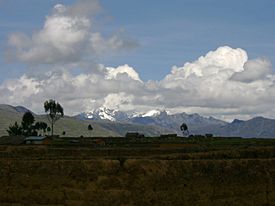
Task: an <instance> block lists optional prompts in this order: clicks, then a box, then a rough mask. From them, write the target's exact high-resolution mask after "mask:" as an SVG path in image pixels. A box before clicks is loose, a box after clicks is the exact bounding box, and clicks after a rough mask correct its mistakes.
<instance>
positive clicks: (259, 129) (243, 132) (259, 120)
mask: <svg viewBox="0 0 275 206" xmlns="http://www.w3.org/2000/svg"><path fill="white" fill-rule="evenodd" d="M215 132H216V133H217V135H221V136H242V137H266V138H275V120H274V119H267V118H263V117H255V118H253V119H250V120H247V121H242V120H234V121H233V122H232V123H229V124H227V125H225V126H222V127H220V128H218V130H216V131H215Z"/></svg>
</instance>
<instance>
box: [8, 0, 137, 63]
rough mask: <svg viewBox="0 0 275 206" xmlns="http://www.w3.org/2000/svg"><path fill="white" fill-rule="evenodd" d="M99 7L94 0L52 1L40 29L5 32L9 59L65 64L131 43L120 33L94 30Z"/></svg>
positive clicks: (127, 45) (134, 44) (133, 45)
mask: <svg viewBox="0 0 275 206" xmlns="http://www.w3.org/2000/svg"><path fill="white" fill-rule="evenodd" d="M99 10H100V5H99V3H98V1H96V0H90V1H88V0H86V1H83V0H82V1H79V2H78V3H76V4H74V5H72V6H65V5H63V4H57V5H55V6H54V8H53V10H52V13H51V14H50V15H48V16H47V17H46V19H45V22H44V25H43V27H42V28H41V29H40V30H38V31H36V32H34V33H33V34H32V35H31V36H28V35H26V34H23V33H14V34H11V35H10V36H9V41H8V44H9V51H8V52H7V54H8V57H9V59H12V58H15V59H16V60H19V61H21V62H24V63H30V64H37V65H40V64H67V63H72V62H79V61H82V60H83V59H87V58H88V59H89V58H90V59H93V58H95V56H98V55H101V54H105V53H107V52H108V53H110V52H112V51H116V50H119V49H129V48H132V47H135V46H136V42H134V41H131V40H128V39H125V38H124V37H122V36H123V35H120V33H116V34H113V35H111V36H109V37H104V36H103V35H102V34H101V33H100V32H99V31H96V30H95V26H94V22H95V15H96V14H97V13H98V11H99Z"/></svg>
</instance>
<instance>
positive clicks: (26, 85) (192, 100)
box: [0, 0, 275, 119]
mask: <svg viewBox="0 0 275 206" xmlns="http://www.w3.org/2000/svg"><path fill="white" fill-rule="evenodd" d="M100 11H101V6H100V4H99V3H98V1H96V0H90V1H88V0H85V1H84V0H82V1H78V2H77V3H76V4H74V5H71V6H65V5H62V4H57V5H55V6H54V8H53V10H52V12H51V14H49V15H48V16H47V17H46V19H45V22H44V25H43V27H42V28H41V29H40V30H38V31H36V32H34V33H33V34H32V35H30V36H28V35H26V34H23V33H14V34H12V35H10V37H9V41H8V44H9V51H8V56H9V57H10V58H13V59H14V60H17V61H19V62H21V63H25V64H30V65H32V66H34V67H36V66H41V65H43V66H44V67H43V68H44V69H46V72H45V71H44V72H42V73H39V75H37V74H36V75H27V74H24V75H22V76H21V77H19V78H15V79H7V80H5V81H4V82H3V83H1V84H0V102H2V103H7V104H12V105H15V104H17V105H23V106H26V107H28V108H30V109H32V110H33V111H35V112H43V102H44V101H45V100H47V99H49V98H53V99H55V100H57V101H59V102H60V103H61V104H62V105H63V106H64V108H65V113H66V114H67V115H74V114H78V113H80V112H83V111H89V110H92V109H96V108H98V107H102V106H104V107H108V108H110V109H118V110H122V111H135V112H147V111H149V110H154V109H166V110H168V111H170V112H171V113H176V112H188V113H195V112H196V113H200V114H203V115H213V116H215V117H218V118H222V119H233V118H243V119H246V118H250V117H252V116H257V115H263V116H267V117H273V118H275V109H274V108H275V107H274V105H275V76H274V75H273V74H272V72H271V71H272V66H271V63H270V61H268V60H267V59H264V58H257V59H248V55H247V53H246V51H244V50H243V49H240V48H236V49H234V48H231V47H228V46H223V47H219V48H217V49H216V50H215V51H210V52H208V53H207V54H206V55H204V56H201V57H199V58H198V59H197V60H196V61H194V62H187V63H186V64H184V65H183V66H180V67H178V66H174V67H173V68H172V69H171V72H170V73H169V74H168V75H166V76H165V77H164V78H163V79H162V80H160V81H154V80H150V81H143V80H142V79H140V76H139V73H138V72H137V70H136V69H135V68H132V67H130V66H129V65H127V64H125V65H121V66H118V67H106V66H104V65H102V64H96V65H95V64H93V66H89V62H90V61H91V60H94V59H95V58H97V57H98V56H100V55H105V54H109V53H112V52H114V51H119V50H122V49H129V48H132V47H134V46H136V43H135V42H132V41H129V40H128V39H126V38H123V35H121V34H120V33H117V34H113V35H109V36H107V37H106V36H104V35H103V34H102V33H101V32H99V31H97V29H96V28H97V27H96V15H97V14H98V12H100ZM70 64H73V65H74V66H76V67H78V68H80V69H83V70H82V71H89V72H86V73H78V74H75V72H73V71H72V70H70V69H68V68H69V66H68V65H70Z"/></svg>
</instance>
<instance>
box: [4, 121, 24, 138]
mask: <svg viewBox="0 0 275 206" xmlns="http://www.w3.org/2000/svg"><path fill="white" fill-rule="evenodd" d="M7 132H8V133H9V136H20V135H22V134H23V130H22V127H21V126H19V125H18V123H17V122H15V123H14V125H10V126H9V129H8V130H7Z"/></svg>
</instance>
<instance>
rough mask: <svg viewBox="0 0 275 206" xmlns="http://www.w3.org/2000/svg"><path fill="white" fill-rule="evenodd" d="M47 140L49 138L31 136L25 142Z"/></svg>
mask: <svg viewBox="0 0 275 206" xmlns="http://www.w3.org/2000/svg"><path fill="white" fill-rule="evenodd" d="M46 138H47V137H43V136H30V137H26V138H25V141H42V140H44V139H46Z"/></svg>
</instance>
